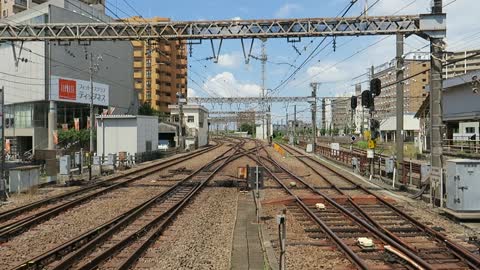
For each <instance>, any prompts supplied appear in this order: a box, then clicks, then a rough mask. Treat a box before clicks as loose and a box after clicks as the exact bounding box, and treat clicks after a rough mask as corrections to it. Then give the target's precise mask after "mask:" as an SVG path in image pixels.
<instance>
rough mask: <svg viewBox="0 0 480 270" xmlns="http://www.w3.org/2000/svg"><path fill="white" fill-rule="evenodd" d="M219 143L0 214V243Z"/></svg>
mask: <svg viewBox="0 0 480 270" xmlns="http://www.w3.org/2000/svg"><path fill="white" fill-rule="evenodd" d="M222 144H223V143H217V145H216V146H213V147H210V148H207V149H202V150H200V151H196V152H193V153H191V154H187V155H182V156H179V157H175V158H172V159H169V160H167V161H164V162H161V163H155V164H152V165H149V166H147V167H144V168H142V169H140V170H135V171H131V172H128V173H125V174H121V175H118V176H115V177H112V178H110V179H107V180H103V181H100V182H97V183H94V184H92V185H89V186H86V187H83V188H80V189H78V190H75V191H72V192H67V193H65V194H61V195H58V196H54V197H51V198H47V199H44V200H40V201H37V202H33V203H30V204H27V205H24V206H21V207H18V208H14V209H11V210H8V211H4V212H1V213H0V222H1V223H0V243H2V242H6V241H8V240H9V239H11V238H12V237H15V236H17V235H19V234H21V233H22V232H24V231H26V230H28V229H29V228H31V227H33V226H36V225H38V224H39V223H41V222H43V221H45V220H48V219H50V218H52V217H54V216H56V215H58V214H60V213H62V212H65V211H67V210H69V209H71V208H73V207H76V206H78V205H81V204H83V203H86V202H88V201H90V200H92V199H94V198H96V197H98V196H100V195H103V194H105V193H108V192H111V191H113V190H115V189H118V188H120V187H124V186H126V185H128V184H131V183H133V182H135V181H137V180H139V179H142V178H144V177H146V176H148V175H151V174H154V173H156V172H158V171H161V170H164V169H167V168H169V167H172V166H174V165H177V164H180V163H182V162H185V161H188V160H189V159H191V158H194V157H197V156H200V155H202V154H205V153H208V152H210V151H213V150H215V149H217V148H219V147H220V146H222Z"/></svg>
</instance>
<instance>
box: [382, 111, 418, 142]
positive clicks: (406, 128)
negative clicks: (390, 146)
mask: <svg viewBox="0 0 480 270" xmlns="http://www.w3.org/2000/svg"><path fill="white" fill-rule="evenodd" d="M396 130H397V117H396V116H391V117H388V118H387V119H384V120H382V121H381V122H380V134H381V138H382V141H383V142H395V141H396V139H397V138H395V136H396V134H395V132H396ZM419 134H420V120H419V119H417V118H415V115H414V114H405V115H404V116H403V139H404V141H406V142H414V141H418V138H419V137H418V136H419Z"/></svg>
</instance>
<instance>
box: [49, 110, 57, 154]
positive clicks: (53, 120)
mask: <svg viewBox="0 0 480 270" xmlns="http://www.w3.org/2000/svg"><path fill="white" fill-rule="evenodd" d="M55 130H57V104H56V103H55V101H50V105H49V110H48V149H49V150H54V149H55V148H56V147H55V144H54V143H53V132H54V131H55Z"/></svg>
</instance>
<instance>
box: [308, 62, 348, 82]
mask: <svg viewBox="0 0 480 270" xmlns="http://www.w3.org/2000/svg"><path fill="white" fill-rule="evenodd" d="M334 65H335V63H333V62H321V63H318V64H316V65H313V66H311V67H309V68H308V69H307V75H308V76H309V77H312V76H316V75H317V74H321V75H319V76H317V77H318V78H321V81H322V82H336V81H342V80H347V79H348V78H350V75H351V74H349V72H348V71H347V70H342V69H340V68H339V67H337V66H334Z"/></svg>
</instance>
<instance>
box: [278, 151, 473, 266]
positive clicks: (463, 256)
mask: <svg viewBox="0 0 480 270" xmlns="http://www.w3.org/2000/svg"><path fill="white" fill-rule="evenodd" d="M283 146H285V145H283ZM284 149H285V148H284ZM289 149H292V148H291V147H289ZM294 150H295V151H296V152H297V153H301V152H299V151H298V150H296V149H294ZM303 157H306V158H308V159H309V160H311V161H313V162H315V163H316V164H318V165H320V166H323V167H324V168H326V169H327V170H329V171H330V172H332V173H334V174H335V175H337V176H338V177H340V178H342V179H343V180H345V181H347V182H349V183H351V184H353V185H355V186H356V187H357V188H359V189H360V190H362V191H364V192H365V193H367V194H368V195H372V196H374V197H375V198H376V199H377V200H379V201H380V202H381V203H383V204H384V205H385V206H387V207H388V208H389V209H391V210H393V211H394V212H395V213H397V214H398V215H400V216H401V217H403V218H404V219H406V220H407V221H409V222H411V223H412V224H414V225H415V226H416V227H417V228H418V229H420V230H421V231H423V232H425V233H426V234H427V235H430V236H431V237H433V238H435V239H436V240H437V242H438V243H440V244H445V245H446V246H447V248H449V249H450V250H451V251H452V253H453V254H454V255H455V256H456V257H457V258H458V259H460V260H462V261H464V262H465V263H467V264H468V265H469V266H471V267H472V268H473V269H480V257H478V256H475V255H474V254H473V253H472V252H471V251H469V250H468V249H466V248H464V247H463V246H460V245H458V244H456V243H454V242H453V241H451V240H450V239H448V238H447V237H446V236H444V235H442V234H440V233H438V232H437V231H435V230H433V229H431V228H429V227H428V226H427V225H425V224H423V223H421V222H420V221H418V220H416V219H415V218H413V217H411V216H410V215H408V214H406V213H405V212H403V211H402V210H400V209H398V208H397V207H395V206H394V205H393V204H391V203H390V202H388V201H387V200H385V199H384V198H382V197H381V196H378V195H377V194H376V193H374V192H372V191H370V190H368V189H367V188H365V187H364V186H363V185H359V184H357V183H355V182H354V181H352V180H351V179H348V178H347V177H345V176H344V175H342V174H339V173H338V172H336V171H335V170H333V169H331V168H330V167H328V166H325V165H324V164H322V163H321V162H319V161H318V160H315V159H313V158H312V157H310V156H306V155H303ZM297 158H298V157H297ZM314 171H315V170H314ZM322 177H323V178H324V179H326V178H325V177H324V176H322ZM350 200H351V198H350V199H349V201H350ZM352 201H353V200H352ZM362 212H363V211H362ZM368 219H369V221H371V222H372V223H373V224H374V225H375V226H376V227H378V228H379V229H382V230H383V231H384V232H385V233H387V234H388V235H392V236H393V238H397V239H398V237H396V236H395V234H393V233H391V232H389V231H388V230H386V229H384V228H382V226H381V225H379V224H378V223H377V222H376V221H374V220H372V219H371V218H370V217H368ZM399 240H400V239H399ZM399 242H400V243H404V242H403V241H401V240H400V241H399ZM405 247H407V248H409V249H410V250H411V251H412V252H417V251H416V250H415V248H413V247H411V246H409V245H408V244H405Z"/></svg>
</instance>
